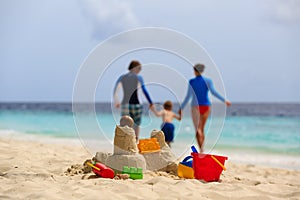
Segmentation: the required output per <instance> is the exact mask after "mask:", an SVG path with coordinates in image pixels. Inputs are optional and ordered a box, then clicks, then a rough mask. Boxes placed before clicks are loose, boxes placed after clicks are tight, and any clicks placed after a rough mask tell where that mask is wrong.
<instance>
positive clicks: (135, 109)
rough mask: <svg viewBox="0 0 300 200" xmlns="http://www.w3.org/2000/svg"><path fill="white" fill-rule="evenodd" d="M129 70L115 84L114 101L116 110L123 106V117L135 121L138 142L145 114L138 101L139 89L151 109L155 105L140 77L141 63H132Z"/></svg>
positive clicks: (134, 61)
mask: <svg viewBox="0 0 300 200" xmlns="http://www.w3.org/2000/svg"><path fill="white" fill-rule="evenodd" d="M128 70H129V72H128V73H126V74H123V75H122V76H120V77H119V78H118V80H117V82H116V84H115V87H114V101H115V107H116V108H119V107H120V105H121V116H124V115H128V116H130V117H131V118H132V119H133V121H134V131H135V135H136V141H138V138H139V132H140V124H141V118H142V113H143V106H142V105H141V104H140V102H139V99H138V89H139V88H142V91H143V93H144V95H145V96H146V98H147V100H148V102H149V104H150V107H152V105H153V103H152V100H151V98H150V96H149V93H148V91H147V90H146V87H145V85H144V80H143V78H142V76H140V75H138V74H139V73H140V72H141V70H142V65H141V63H140V62H139V61H136V60H133V61H131V63H130V64H129V67H128ZM120 87H122V88H123V94H124V95H123V100H122V102H121V104H120V103H119V100H118V96H117V89H118V88H120Z"/></svg>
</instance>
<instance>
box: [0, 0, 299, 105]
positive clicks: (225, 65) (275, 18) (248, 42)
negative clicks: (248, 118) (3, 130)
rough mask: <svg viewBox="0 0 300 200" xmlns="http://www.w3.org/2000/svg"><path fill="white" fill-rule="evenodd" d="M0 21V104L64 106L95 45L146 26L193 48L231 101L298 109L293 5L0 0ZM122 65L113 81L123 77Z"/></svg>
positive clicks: (231, 0)
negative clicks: (212, 67)
mask: <svg viewBox="0 0 300 200" xmlns="http://www.w3.org/2000/svg"><path fill="white" fill-rule="evenodd" d="M0 15H1V16H0V101H71V99H72V91H73V84H74V81H75V78H76V74H77V72H78V70H79V67H80V65H81V64H82V63H83V61H84V59H85V58H86V56H87V55H88V54H89V53H90V51H91V50H92V49H93V48H94V47H95V46H96V45H97V44H99V43H100V42H101V41H103V40H105V39H107V38H108V37H109V36H111V35H112V34H117V33H119V32H121V31H125V30H129V29H132V28H138V27H149V26H154V27H163V28H169V29H174V30H176V31H179V32H181V33H183V34H186V35H187V36H189V37H191V38H193V39H194V40H196V41H197V42H198V43H199V44H201V45H202V46H203V47H204V48H205V49H206V50H207V52H208V53H209V55H210V56H211V57H212V59H213V60H214V62H215V63H216V65H217V66H218V68H219V70H220V73H221V75H222V78H223V81H224V84H225V88H226V95H227V97H228V98H229V99H230V100H231V101H233V102H300V93H299V92H298V91H299V86H298V84H299V80H300V79H299V77H298V76H299V74H300V68H299V65H300V56H299V55H300V45H299V44H300V37H299V35H300V1H297V0H264V1H260V0H245V1H240V0H228V1H221V0H219V1H217V0H207V1H206V0H205V1H198V0H191V1H185V2H176V1H170V0H165V1H155V0H153V1H138V0H131V1H127V0H122V1H117V0H110V1H104V0H99V1H96V0H88V1H83V0H82V1H76V0H64V1H61V0H51V1H50V0H49V1H38V0H27V1H21V0H19V1H16V0H1V1H0ZM138 55H139V54H136V55H132V58H134V56H138ZM129 59H130V58H129V57H128V60H126V59H124V61H123V60H122V61H123V63H124V68H123V69H124V71H117V72H115V73H122V72H126V67H127V65H128V62H129V61H130V60H129ZM136 59H139V58H136ZM120 61H121V60H120ZM143 61H144V62H151V60H150V59H148V60H147V59H145V58H144V60H143V59H142V58H141V62H142V63H143ZM118 63H120V64H121V63H122V62H118ZM112 73H114V72H112ZM162 78H163V77H162ZM113 81H114V80H113ZM108 90H109V89H107V91H100V92H105V93H110V92H111V91H108ZM150 92H152V93H155V90H154V91H150ZM184 92H185V91H184ZM98 100H100V101H102V100H103V101H106V100H109V99H101V98H100V97H99V99H98Z"/></svg>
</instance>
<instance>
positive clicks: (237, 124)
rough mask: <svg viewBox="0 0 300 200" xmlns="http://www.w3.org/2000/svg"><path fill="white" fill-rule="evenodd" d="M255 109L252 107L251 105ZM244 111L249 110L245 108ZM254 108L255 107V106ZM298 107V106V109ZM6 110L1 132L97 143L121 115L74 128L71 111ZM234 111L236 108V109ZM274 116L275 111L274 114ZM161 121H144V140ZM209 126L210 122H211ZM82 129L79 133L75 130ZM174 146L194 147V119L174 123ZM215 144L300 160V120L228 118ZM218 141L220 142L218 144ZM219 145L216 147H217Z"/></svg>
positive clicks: (83, 118) (87, 119)
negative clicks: (192, 145) (7, 131)
mask: <svg viewBox="0 0 300 200" xmlns="http://www.w3.org/2000/svg"><path fill="white" fill-rule="evenodd" d="M252 106H253V105H252ZM33 107H34V106H33ZM245 107H247V108H248V107H249V106H247V105H245ZM254 107H255V105H254ZM297 107H298V106H297ZM55 108H56V107H55V106H53V107H50V108H49V107H47V109H34V108H28V106H27V107H26V109H20V108H18V109H17V108H16V109H15V108H14V106H12V108H9V109H7V106H6V107H5V108H3V106H2V109H0V130H1V131H5V130H13V131H16V132H20V133H24V134H34V135H48V136H52V137H59V138H62V137H63V138H79V137H80V138H81V139H83V140H88V139H94V140H103V141H108V142H111V141H112V140H113V135H114V128H115V125H116V123H117V122H118V120H119V114H118V113H115V115H112V114H110V113H106V112H101V111H98V112H97V116H96V119H97V120H98V121H97V122H98V124H97V127H96V126H95V124H94V123H93V121H94V116H93V115H90V114H88V113H82V114H80V116H79V117H80V123H79V124H75V122H74V118H73V113H72V112H70V111H69V110H68V109H55ZM234 109H235V108H234ZM272 112H273V111H272ZM160 124H161V119H160V118H156V117H154V116H153V115H151V114H150V115H146V116H144V117H143V122H142V125H141V138H147V137H149V135H150V132H151V130H152V129H159V128H160ZM208 124H209V122H208ZM76 125H77V128H79V132H78V130H77V129H76ZM175 127H176V134H175V142H174V145H175V146H177V147H180V146H181V147H182V146H187V147H188V146H190V145H191V144H193V143H194V131H193V126H192V122H191V119H190V118H189V117H188V116H185V117H184V119H183V120H182V121H181V122H178V121H175ZM210 137H211V138H212V137H213V138H214V141H213V142H212V143H211V144H208V145H207V146H208V147H209V148H216V149H219V150H226V149H234V150H236V151H254V152H266V153H274V154H281V155H295V156H300V116H298V115H297V114H296V115H295V114H294V115H293V116H289V115H285V114H284V112H281V114H280V115H277V114H265V115H249V113H248V114H247V115H238V116H237V115H236V112H234V114H232V115H228V116H227V117H226V119H225V123H224V127H223V129H222V132H221V133H220V134H219V133H214V127H210V128H209V129H207V130H206V138H207V140H208V141H209V140H210ZM215 138H217V139H218V140H217V141H216V140H215ZM215 143H216V144H215Z"/></svg>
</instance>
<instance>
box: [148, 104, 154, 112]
mask: <svg viewBox="0 0 300 200" xmlns="http://www.w3.org/2000/svg"><path fill="white" fill-rule="evenodd" d="M149 108H150V110H151V111H154V105H153V103H151V104H150V105H149Z"/></svg>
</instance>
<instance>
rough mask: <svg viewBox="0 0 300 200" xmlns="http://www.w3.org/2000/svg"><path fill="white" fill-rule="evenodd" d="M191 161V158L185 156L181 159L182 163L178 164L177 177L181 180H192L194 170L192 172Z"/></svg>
mask: <svg viewBox="0 0 300 200" xmlns="http://www.w3.org/2000/svg"><path fill="white" fill-rule="evenodd" d="M190 159H193V157H192V156H187V157H185V159H183V161H182V162H180V163H179V165H178V168H177V175H178V176H179V177H181V178H191V179H193V178H194V170H193V161H192V160H190Z"/></svg>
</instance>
